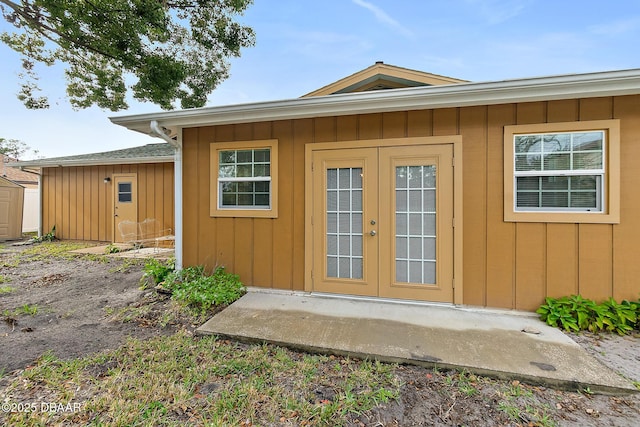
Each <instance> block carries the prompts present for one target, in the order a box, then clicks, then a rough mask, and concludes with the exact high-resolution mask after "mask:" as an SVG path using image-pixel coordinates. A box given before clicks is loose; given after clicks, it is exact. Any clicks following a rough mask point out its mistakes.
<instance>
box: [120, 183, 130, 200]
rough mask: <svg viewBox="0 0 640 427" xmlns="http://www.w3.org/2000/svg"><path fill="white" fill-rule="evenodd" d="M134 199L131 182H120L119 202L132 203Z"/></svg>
mask: <svg viewBox="0 0 640 427" xmlns="http://www.w3.org/2000/svg"><path fill="white" fill-rule="evenodd" d="M132 201H133V196H132V186H131V183H130V182H119V183H118V202H119V203H131V202H132Z"/></svg>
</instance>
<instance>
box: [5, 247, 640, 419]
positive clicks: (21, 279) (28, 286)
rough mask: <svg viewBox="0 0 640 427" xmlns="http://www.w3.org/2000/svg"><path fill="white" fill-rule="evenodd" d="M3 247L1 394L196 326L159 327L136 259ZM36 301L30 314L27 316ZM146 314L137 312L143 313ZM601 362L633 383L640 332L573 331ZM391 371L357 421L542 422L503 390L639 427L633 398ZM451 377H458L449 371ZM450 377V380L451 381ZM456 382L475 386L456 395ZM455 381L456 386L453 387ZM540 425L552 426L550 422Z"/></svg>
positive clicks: (637, 401)
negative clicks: (50, 368)
mask: <svg viewBox="0 0 640 427" xmlns="http://www.w3.org/2000/svg"><path fill="white" fill-rule="evenodd" d="M24 249H25V247H23V246H7V247H5V248H4V249H3V250H2V251H0V279H1V280H0V289H1V288H2V287H3V286H8V287H11V288H12V289H11V290H10V291H7V292H0V313H2V319H3V321H2V322H1V324H0V349H1V350H0V391H2V388H3V386H4V384H3V380H2V378H3V376H4V377H6V376H9V375H8V374H9V373H11V372H12V371H16V370H21V369H24V368H25V367H27V366H28V365H29V364H31V363H33V362H34V361H35V359H36V358H38V357H39V356H40V355H41V354H42V353H44V352H47V351H51V352H53V353H54V354H55V355H56V356H58V357H60V358H62V359H68V358H75V357H80V356H83V355H87V354H90V353H94V352H98V351H101V350H105V349H113V348H116V347H118V346H119V345H120V344H121V343H123V342H124V341H125V340H126V339H127V337H136V338H141V339H144V338H149V337H152V336H155V335H161V334H170V333H173V332H174V331H176V330H177V329H178V328H186V329H188V330H191V331H192V330H193V329H195V327H196V326H197V325H193V324H190V322H189V320H188V319H184V318H182V319H181V318H172V319H171V320H170V321H168V322H164V323H167V324H164V323H163V325H162V326H161V325H160V322H159V321H158V319H159V317H161V316H162V313H163V310H165V309H166V305H165V304H166V298H164V299H163V298H162V297H159V296H158V295H156V293H155V292H153V291H148V290H147V291H144V290H140V288H139V281H140V278H141V277H142V265H141V264H132V263H130V262H128V261H123V260H122V259H111V260H109V261H97V260H89V259H86V258H81V257H78V258H74V259H71V260H69V259H60V258H47V259H41V260H31V261H28V262H21V263H19V264H18V265H6V264H7V261H8V260H10V259H12V257H13V256H14V255H15V254H16V253H18V252H20V251H22V250H24ZM33 307H36V308H37V312H36V313H35V314H27V313H26V312H27V311H29V310H31V311H33V310H34V309H33ZM125 307H129V308H132V309H134V310H135V309H136V308H137V307H139V308H141V309H145V310H147V312H148V314H147V315H146V316H147V317H148V318H149V322H144V321H143V322H142V323H140V322H138V323H136V322H123V321H121V319H120V321H116V320H114V314H116V313H118V312H119V311H120V310H121V309H122V308H125ZM144 317H145V316H142V318H143V319H144ZM572 338H573V339H574V340H576V342H578V343H579V344H580V345H582V346H583V347H584V348H586V349H587V351H589V352H590V353H591V354H593V355H594V356H595V357H596V358H598V359H599V360H601V361H602V362H603V363H604V364H606V365H608V366H609V367H611V368H612V369H614V370H616V371H617V372H619V373H620V374H621V375H624V376H625V377H627V378H629V379H630V380H632V381H636V382H640V337H638V336H637V335H636V336H627V337H618V336H594V335H589V334H583V335H574V336H572ZM396 375H397V376H398V377H399V378H400V379H401V380H402V383H403V386H402V390H401V394H400V397H399V399H397V400H396V401H394V402H392V403H389V404H386V405H383V406H380V407H379V408H377V409H375V410H374V411H371V412H369V413H366V414H361V415H360V416H358V417H354V425H361V426H422V425H424V426H431V425H436V426H440V425H442V426H449V425H542V424H532V423H530V422H529V420H527V419H526V414H523V415H522V416H520V421H519V422H514V421H513V418H509V417H508V416H507V415H506V412H505V410H504V408H503V409H502V410H500V409H499V402H498V401H499V399H498V397H497V396H498V395H499V393H498V392H497V390H498V388H500V387H510V388H511V389H518V390H520V389H521V388H522V389H523V390H526V391H527V392H526V393H523V395H522V396H518V395H517V394H516V395H515V397H514V398H515V399H530V398H533V397H535V398H536V399H537V401H538V402H543V403H544V402H546V403H544V405H546V406H547V409H548V414H549V418H550V419H553V420H555V422H556V423H557V424H558V425H561V426H585V425H594V426H638V425H640V397H639V395H638V394H636V395H632V396H618V397H612V396H602V395H592V394H589V393H577V392H566V391H558V390H552V389H547V388H544V387H534V386H528V385H524V384H522V385H521V384H520V383H518V382H517V381H516V382H513V383H511V384H510V383H509V382H504V381H502V382H500V381H495V380H484V379H482V378H481V377H477V378H476V377H475V376H472V378H471V379H469V376H466V377H464V378H462V377H461V376H460V374H456V373H453V374H451V373H449V374H444V375H440V374H437V373H436V372H435V371H433V370H430V369H426V368H420V367H415V366H399V367H398V368H397V370H396ZM456 375H457V376H458V377H456ZM456 378H457V380H456ZM461 378H462V379H464V381H471V383H472V384H473V387H474V388H475V389H476V390H478V391H479V392H476V393H473V394H469V395H466V394H464V393H461V392H460V390H461V388H460V386H459V385H460V384H461V382H460V381H461ZM456 381H457V384H458V387H457V388H456V387H453V385H454V384H455V383H456ZM544 425H555V424H553V423H550V424H544Z"/></svg>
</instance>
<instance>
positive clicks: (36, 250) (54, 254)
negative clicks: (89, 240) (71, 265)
mask: <svg viewBox="0 0 640 427" xmlns="http://www.w3.org/2000/svg"><path fill="white" fill-rule="evenodd" d="M88 246H90V245H88V244H86V243H82V242H68V241H55V242H42V243H36V244H34V245H33V246H30V247H29V248H27V249H24V250H22V251H20V252H16V253H13V254H11V255H7V256H5V257H4V259H2V261H0V267H5V268H12V267H13V268H15V267H17V266H18V265H19V264H20V263H23V262H32V261H44V262H47V261H49V260H50V259H51V258H61V259H72V258H73V257H76V256H77V255H75V254H72V253H70V251H73V250H76V249H81V248H86V247H88Z"/></svg>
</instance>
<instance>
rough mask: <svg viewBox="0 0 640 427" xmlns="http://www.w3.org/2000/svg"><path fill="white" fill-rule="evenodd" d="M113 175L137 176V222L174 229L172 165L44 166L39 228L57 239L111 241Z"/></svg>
mask: <svg viewBox="0 0 640 427" xmlns="http://www.w3.org/2000/svg"><path fill="white" fill-rule="evenodd" d="M114 173H137V175H138V221H143V220H144V219H145V218H156V219H157V220H158V221H160V222H161V223H162V224H163V225H164V228H171V229H174V218H173V214H174V200H173V199H174V197H173V193H174V191H173V185H174V184H173V163H150V164H140V165H108V166H78V167H58V168H44V169H43V172H42V212H43V216H42V229H43V232H44V233H47V232H48V231H49V230H51V227H53V225H55V226H56V236H57V237H58V238H61V239H72V240H94V241H112V239H113V200H114V196H113V179H112V181H111V183H109V184H105V183H104V182H103V180H104V178H105V177H112V175H113V174H114Z"/></svg>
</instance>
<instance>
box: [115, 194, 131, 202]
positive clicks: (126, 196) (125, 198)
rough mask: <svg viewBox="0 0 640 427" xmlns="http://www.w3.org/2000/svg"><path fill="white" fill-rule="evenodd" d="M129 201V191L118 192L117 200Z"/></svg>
mask: <svg viewBox="0 0 640 427" xmlns="http://www.w3.org/2000/svg"><path fill="white" fill-rule="evenodd" d="M131 201H132V198H131V193H118V202H120V203H128V202H131Z"/></svg>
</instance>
